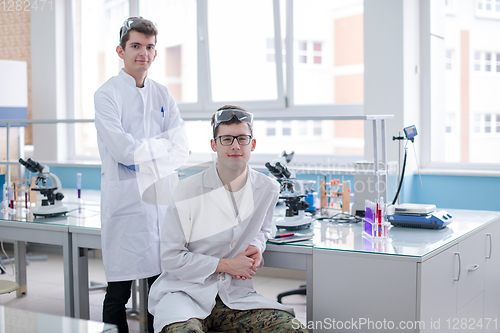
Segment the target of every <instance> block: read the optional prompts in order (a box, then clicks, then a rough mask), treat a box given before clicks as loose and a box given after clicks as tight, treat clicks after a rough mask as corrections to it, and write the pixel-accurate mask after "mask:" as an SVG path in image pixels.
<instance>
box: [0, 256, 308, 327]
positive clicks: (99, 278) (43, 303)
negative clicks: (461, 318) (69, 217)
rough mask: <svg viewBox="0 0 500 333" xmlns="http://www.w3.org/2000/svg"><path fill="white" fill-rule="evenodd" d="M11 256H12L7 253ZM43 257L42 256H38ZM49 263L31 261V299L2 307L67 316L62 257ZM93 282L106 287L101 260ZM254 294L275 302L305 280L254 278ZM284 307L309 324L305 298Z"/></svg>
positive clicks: (93, 312) (93, 300)
mask: <svg viewBox="0 0 500 333" xmlns="http://www.w3.org/2000/svg"><path fill="white" fill-rule="evenodd" d="M8 254H9V255H11V253H8ZM36 255H40V253H36ZM47 256H48V260H47V261H31V262H30V264H29V266H28V267H27V278H28V295H27V296H26V297H23V298H16V295H15V293H10V294H6V295H0V305H4V306H8V307H13V308H20V309H25V310H29V311H36V312H43V313H49V314H55V315H64V287H63V276H64V274H63V262H62V256H61V255H56V254H47ZM8 274H12V269H11V266H10V265H7V274H3V275H0V279H5V280H15V278H14V276H12V275H8ZM89 277H90V281H93V282H100V283H105V282H106V278H105V276H104V269H103V266H102V260H101V259H89ZM253 282H254V288H255V290H256V291H257V292H258V293H260V294H262V295H264V296H266V297H268V298H271V299H276V296H277V295H278V293H280V292H282V291H286V290H290V289H295V288H297V287H298V286H299V285H301V284H305V281H303V280H297V279H284V278H277V277H271V276H259V275H258V274H257V276H255V277H254V281H253ZM103 299H104V291H100V290H96V291H91V292H90V319H91V320H95V321H101V319H102V301H103ZM283 303H284V304H287V305H289V306H291V307H293V308H294V309H295V314H296V316H297V319H299V320H300V321H301V322H305V320H306V305H305V304H306V300H305V296H299V295H294V296H288V297H286V298H284V299H283ZM129 327H130V332H139V322H138V321H137V320H134V319H129Z"/></svg>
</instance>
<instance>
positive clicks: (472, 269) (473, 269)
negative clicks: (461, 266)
mask: <svg viewBox="0 0 500 333" xmlns="http://www.w3.org/2000/svg"><path fill="white" fill-rule="evenodd" d="M478 268H479V265H478V264H476V265H474V266H472V267H471V268H469V272H474V271H475V270H477V269H478Z"/></svg>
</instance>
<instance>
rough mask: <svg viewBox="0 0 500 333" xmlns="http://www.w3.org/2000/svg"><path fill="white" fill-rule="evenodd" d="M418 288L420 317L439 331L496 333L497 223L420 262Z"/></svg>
mask: <svg viewBox="0 0 500 333" xmlns="http://www.w3.org/2000/svg"><path fill="white" fill-rule="evenodd" d="M495 241H496V242H498V243H499V244H496V242H495ZM421 290H422V294H421V302H420V314H421V316H420V320H422V321H423V322H425V323H429V322H431V321H436V320H439V322H440V332H457V330H458V331H467V330H473V331H474V332H483V331H484V332H499V328H498V318H499V316H500V222H496V223H494V224H493V225H491V226H489V227H487V228H485V229H484V230H481V231H479V232H477V233H476V234H474V235H472V236H470V237H467V238H465V239H463V240H462V241H460V242H459V243H458V244H456V245H454V246H452V247H450V248H448V249H447V250H445V251H443V252H441V253H439V254H437V255H436V256H434V257H432V258H430V259H428V260H426V261H424V262H422V263H421ZM431 331H435V329H433V328H431V327H430V326H429V325H428V326H427V327H426V328H425V329H422V330H421V332H431Z"/></svg>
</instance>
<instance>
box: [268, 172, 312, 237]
mask: <svg viewBox="0 0 500 333" xmlns="http://www.w3.org/2000/svg"><path fill="white" fill-rule="evenodd" d="M265 165H266V168H267V169H268V170H269V172H270V173H271V174H272V175H273V176H274V177H276V179H277V180H278V182H279V183H280V193H281V195H280V197H279V198H280V199H283V200H285V205H286V206H287V209H286V213H285V217H280V218H278V219H276V228H278V229H286V230H297V229H303V228H308V227H309V226H310V225H311V223H312V221H313V218H312V217H310V216H306V215H305V211H306V210H307V209H308V208H309V204H308V203H307V202H306V201H305V200H304V198H305V197H307V195H306V194H303V193H302V192H303V191H302V190H301V183H300V182H299V181H298V180H297V179H296V178H295V177H293V176H292V173H291V172H290V171H289V170H288V169H287V167H286V166H283V165H282V164H281V163H280V162H276V163H275V165H274V166H273V165H271V163H269V162H267V163H266V164H265Z"/></svg>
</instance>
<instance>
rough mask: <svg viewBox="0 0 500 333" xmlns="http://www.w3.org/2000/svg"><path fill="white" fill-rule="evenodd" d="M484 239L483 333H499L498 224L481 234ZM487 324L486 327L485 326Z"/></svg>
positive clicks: (499, 258) (499, 232)
mask: <svg viewBox="0 0 500 333" xmlns="http://www.w3.org/2000/svg"><path fill="white" fill-rule="evenodd" d="M483 234H484V235H485V238H486V251H485V252H486V264H485V279H484V318H485V328H484V332H488V333H489V332H499V331H500V323H499V322H498V321H499V320H500V301H499V299H500V223H495V224H493V225H492V226H490V227H488V228H486V230H485V232H483ZM487 322H488V324H489V325H488V327H486V324H487Z"/></svg>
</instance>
